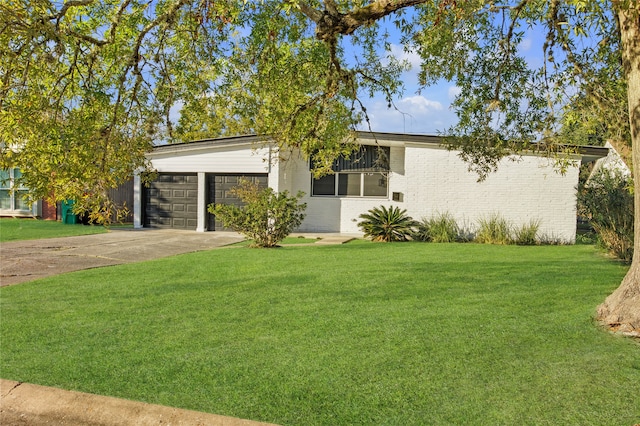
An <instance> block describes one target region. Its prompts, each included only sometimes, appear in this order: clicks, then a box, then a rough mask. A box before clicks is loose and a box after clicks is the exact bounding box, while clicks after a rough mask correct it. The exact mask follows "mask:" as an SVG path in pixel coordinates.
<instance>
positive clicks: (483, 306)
mask: <svg viewBox="0 0 640 426" xmlns="http://www.w3.org/2000/svg"><path fill="white" fill-rule="evenodd" d="M625 270H626V268H625V267H624V266H622V265H620V264H618V263H615V262H613V261H611V260H608V259H606V258H605V257H604V256H603V255H602V254H600V253H598V252H597V250H596V249H594V248H593V247H591V246H582V245H577V246H545V247H518V246H488V245H477V244H426V243H422V244H420V243H393V244H382V243H380V244H374V243H370V242H364V241H355V242H351V243H349V244H346V245H342V246H321V247H317V246H302V247H283V248H279V249H249V248H229V249H222V250H213V251H209V252H200V253H194V254H189V255H181V256H177V257H173V258H166V259H162V260H158V261H153V262H146V263H141V264H130V265H123V266H117V267H110V268H101V269H93V270H88V271H82V272H77V273H72V274H67V275H64V276H59V277H55V278H51V279H45V280H40V281H37V282H32V283H26V284H20V285H16V286H11V287H5V288H2V289H0V302H1V306H0V309H1V310H0V312H1V315H2V317H1V322H0V331H1V335H0V337H1V346H0V348H1V349H0V350H1V363H0V376H1V377H3V378H5V379H12V380H19V381H25V382H30V383H37V384H43V385H50V386H57V387H62V388H65V389H73V390H79V391H85V392H91V393H97V394H103V395H112V396H117V397H122V398H127V399H133V400H141V401H147V402H151V403H157V404H163V405H169V406H176V407H182V408H188V409H193V410H200V411H207V412H212V413H217V414H223V415H228V416H235V417H241V418H247V419H254V420H261V421H267V422H274V423H278V424H286V425H318V424H323V425H353V424H365V425H384V424H387V425H411V424H414V425H425V424H430V425H431V424H433V425H440V424H443V425H444V424H460V425H462V424H464V425H467V424H475V425H501V424H502V425H516V424H517V425H543V424H546V425H633V424H635V423H640V404H639V403H638V395H640V345H639V344H638V343H637V342H634V341H633V340H630V339H625V338H622V337H619V336H614V335H612V334H609V333H608V332H606V331H604V330H602V329H600V328H598V327H597V325H595V324H594V323H593V320H592V318H593V314H594V312H595V308H596V306H597V305H598V304H599V303H600V302H602V300H604V298H605V296H606V295H607V294H609V293H610V292H611V291H612V290H613V289H614V288H616V287H617V286H618V284H619V282H620V280H621V279H622V277H623V275H624V273H625Z"/></svg>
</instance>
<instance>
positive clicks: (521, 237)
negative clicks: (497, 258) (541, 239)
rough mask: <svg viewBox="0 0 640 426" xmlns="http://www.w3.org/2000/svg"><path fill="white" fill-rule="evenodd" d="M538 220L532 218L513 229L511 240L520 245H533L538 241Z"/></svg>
mask: <svg viewBox="0 0 640 426" xmlns="http://www.w3.org/2000/svg"><path fill="white" fill-rule="evenodd" d="M539 230H540V221H539V220H534V219H532V220H531V221H529V223H524V224H522V226H520V228H516V229H515V230H514V231H513V242H514V243H516V244H518V245H521V246H533V245H536V244H537V243H538V231H539Z"/></svg>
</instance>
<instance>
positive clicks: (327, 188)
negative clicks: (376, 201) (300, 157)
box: [311, 146, 389, 197]
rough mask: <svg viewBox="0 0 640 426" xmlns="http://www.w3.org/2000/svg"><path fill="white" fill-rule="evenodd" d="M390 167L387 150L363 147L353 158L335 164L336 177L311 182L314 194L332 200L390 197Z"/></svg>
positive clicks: (333, 166) (326, 177) (334, 175)
mask: <svg viewBox="0 0 640 426" xmlns="http://www.w3.org/2000/svg"><path fill="white" fill-rule="evenodd" d="M312 162H313V159H312ZM312 164H313V163H312ZM388 164H389V148H388V147H374V146H362V147H360V149H359V150H358V151H356V152H354V153H353V154H351V157H349V158H339V159H338V160H336V161H335V162H334V163H333V165H332V170H333V172H334V174H331V175H327V176H323V177H321V178H318V179H312V182H311V194H312V195H313V196H333V197H336V196H337V197H387V193H388V192H387V190H388V181H387V175H388V171H389V166H388Z"/></svg>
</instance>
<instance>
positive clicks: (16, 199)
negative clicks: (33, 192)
mask: <svg viewBox="0 0 640 426" xmlns="http://www.w3.org/2000/svg"><path fill="white" fill-rule="evenodd" d="M20 177H22V173H21V172H20V169H3V170H0V210H22V211H29V204H28V203H27V201H26V200H25V199H24V196H25V195H26V194H27V189H26V188H25V187H23V186H21V185H20V183H19V180H20Z"/></svg>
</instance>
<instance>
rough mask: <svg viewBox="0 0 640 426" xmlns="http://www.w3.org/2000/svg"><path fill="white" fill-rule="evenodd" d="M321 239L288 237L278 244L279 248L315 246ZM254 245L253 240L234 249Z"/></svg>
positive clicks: (240, 243) (239, 244)
mask: <svg viewBox="0 0 640 426" xmlns="http://www.w3.org/2000/svg"><path fill="white" fill-rule="evenodd" d="M319 240H320V239H318V238H305V237H286V238H285V239H284V240H282V241H280V242H279V243H278V245H279V246H285V245H291V244H314V243H317V242H318V241H319ZM252 243H253V240H244V241H240V242H239V243H235V244H232V245H233V246H234V247H237V246H241V247H248V246H250V245H251V244H252Z"/></svg>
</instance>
